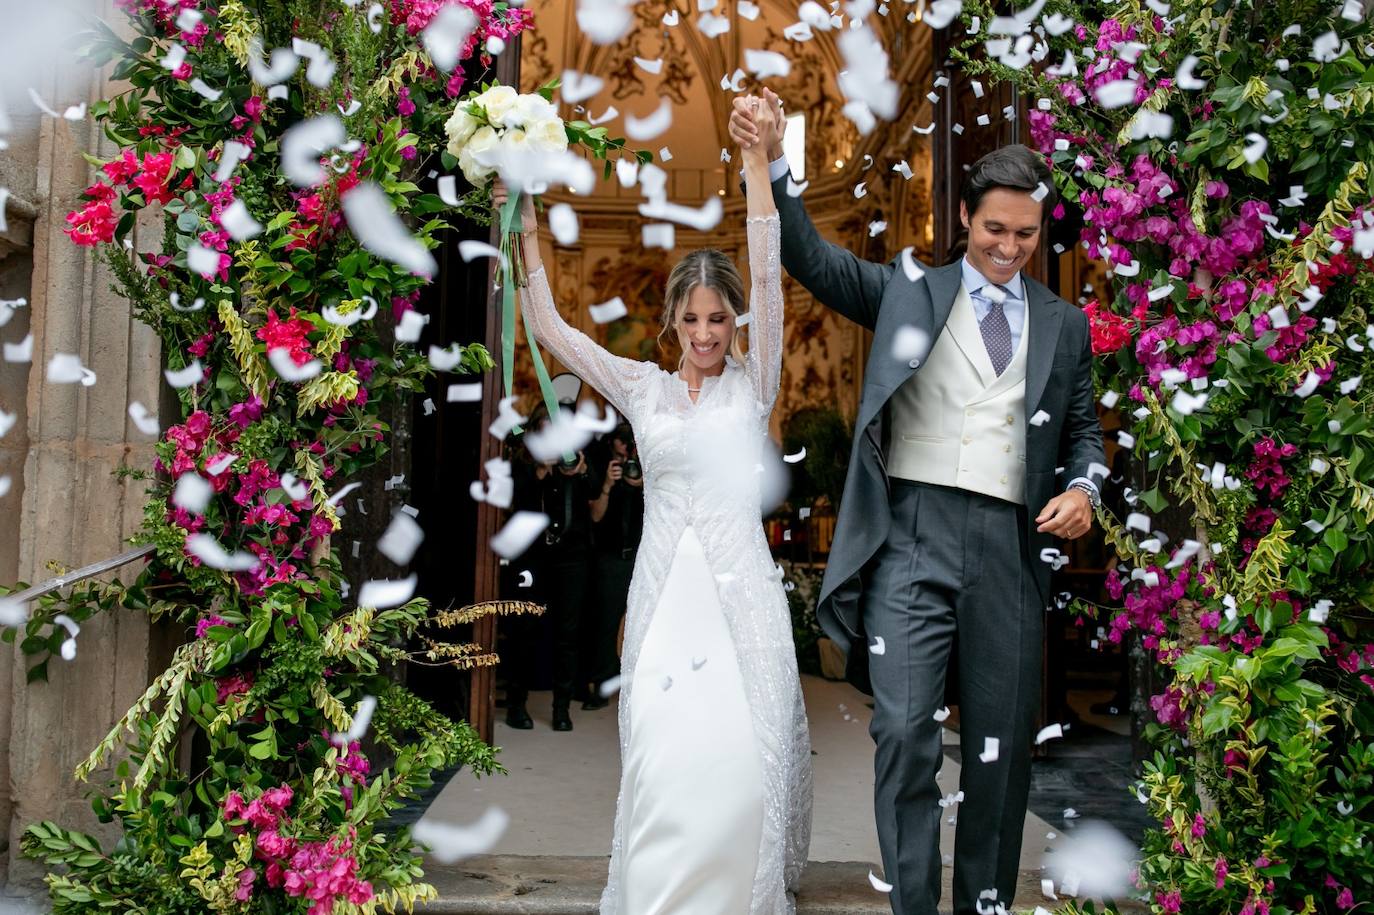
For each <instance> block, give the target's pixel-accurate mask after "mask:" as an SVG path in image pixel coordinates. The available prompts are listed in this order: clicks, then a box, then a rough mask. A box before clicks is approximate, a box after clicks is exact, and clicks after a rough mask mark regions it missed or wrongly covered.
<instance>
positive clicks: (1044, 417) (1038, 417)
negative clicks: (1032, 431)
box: [1027, 410, 1050, 426]
mask: <svg viewBox="0 0 1374 915" xmlns="http://www.w3.org/2000/svg"><path fill="white" fill-rule="evenodd" d="M1027 421H1028V422H1029V423H1030V424H1031V425H1032V426H1043V425H1044V424H1045V423H1047V422H1049V421H1050V415H1049V414H1048V413H1046V412H1045V411H1044V410H1036V411H1035V415H1034V416H1032V417H1031V418H1030V419H1029V420H1027Z"/></svg>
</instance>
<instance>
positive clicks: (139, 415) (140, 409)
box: [0, 400, 162, 435]
mask: <svg viewBox="0 0 1374 915" xmlns="http://www.w3.org/2000/svg"><path fill="white" fill-rule="evenodd" d="M129 418H130V419H132V420H133V421H134V426H136V427H137V428H138V431H139V432H142V433H143V434H144V435H157V434H158V432H160V431H161V428H162V427H161V426H160V425H159V424H158V421H157V417H156V416H153V415H152V414H150V413H149V412H148V408H147V407H145V406H143V404H141V403H139V402H138V401H137V400H135V401H134V402H133V403H131V404H129ZM3 434H4V431H3V428H0V435H3Z"/></svg>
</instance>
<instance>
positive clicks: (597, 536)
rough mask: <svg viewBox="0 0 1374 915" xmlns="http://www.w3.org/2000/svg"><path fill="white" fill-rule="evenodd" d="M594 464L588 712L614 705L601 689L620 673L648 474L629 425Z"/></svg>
mask: <svg viewBox="0 0 1374 915" xmlns="http://www.w3.org/2000/svg"><path fill="white" fill-rule="evenodd" d="M598 459H599V460H598ZM591 460H592V463H593V466H594V467H595V468H596V469H597V470H599V471H600V474H599V479H600V481H601V488H600V489H599V490H598V491H597V496H596V498H595V499H594V500H593V501H592V504H591V516H592V527H593V531H594V535H593V538H592V540H593V543H594V544H595V558H594V568H595V576H596V583H595V585H594V586H593V591H592V594H593V600H592V603H591V605H590V607H589V609H588V613H587V618H586V621H585V626H584V630H585V635H584V637H583V640H582V644H583V660H584V662H585V666H584V668H583V675H582V677H581V679H580V684H590V686H591V688H590V690H589V691H588V695H587V701H586V702H584V703H582V708H584V709H587V710H595V709H601V708H605V707H606V706H607V705H608V704H609V703H610V700H609V699H607V698H606V697H605V696H603V695H602V694H601V691H600V686H601V684H603V683H605V682H606V681H607V680H610V679H611V678H612V677H615V676H617V675H618V674H619V673H620V654H619V652H618V651H617V648H616V642H617V640H618V636H619V633H620V618H621V617H622V616H624V615H625V602H626V599H627V597H628V595H629V593H630V575H631V573H633V572H634V566H635V554H636V552H637V551H638V550H639V537H640V534H641V533H642V532H643V529H644V473H643V471H642V470H641V469H640V466H639V454H638V453H637V452H636V450H635V440H634V434H633V433H632V432H631V431H630V426H629V424H628V423H622V424H621V425H619V426H618V427H616V429H615V431H614V432H612V433H611V434H610V435H609V436H608V437H607V438H606V440H605V442H604V444H603V445H602V447H601V448H599V449H597V451H596V453H595V454H594V456H593V457H592V458H591Z"/></svg>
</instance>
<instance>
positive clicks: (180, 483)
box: [172, 472, 215, 515]
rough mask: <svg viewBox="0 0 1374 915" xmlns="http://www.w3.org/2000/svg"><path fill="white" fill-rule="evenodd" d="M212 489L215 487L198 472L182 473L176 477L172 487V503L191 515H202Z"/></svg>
mask: <svg viewBox="0 0 1374 915" xmlns="http://www.w3.org/2000/svg"><path fill="white" fill-rule="evenodd" d="M214 491H215V488H214V487H213V486H212V485H210V482H209V481H208V480H206V479H205V478H204V477H202V476H201V475H200V474H198V473H192V472H187V473H183V474H182V475H181V476H179V477H177V484H176V486H175V487H173V488H172V504H173V505H176V506H177V507H179V508H184V509H186V510H187V511H188V512H190V513H191V514H193V515H203V514H205V506H207V505H209V504H210V496H212V495H213V494H214Z"/></svg>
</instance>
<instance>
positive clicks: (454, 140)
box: [444, 102, 477, 156]
mask: <svg viewBox="0 0 1374 915" xmlns="http://www.w3.org/2000/svg"><path fill="white" fill-rule="evenodd" d="M466 106H467V102H460V103H459V104H458V107H457V108H456V109H455V110H454V112H453V117H451V118H449V119H448V123H446V124H445V125H444V132H445V133H446V134H448V151H449V155H452V156H457V155H458V154H459V153H461V152H462V150H463V144H464V143H466V142H467V141H468V139H469V138H471V137H472V135H473V134H474V133H476V131H477V119H476V118H474V117H473V116H472V115H470V114H468V113H467V112H466V111H464V110H463V109H464V108H465V107H466Z"/></svg>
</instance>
